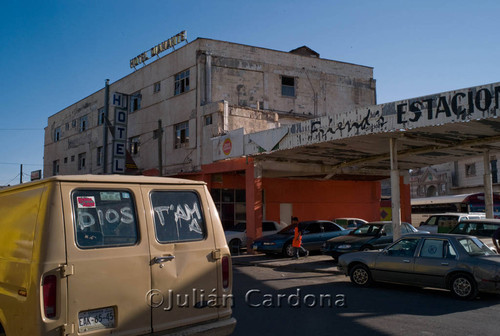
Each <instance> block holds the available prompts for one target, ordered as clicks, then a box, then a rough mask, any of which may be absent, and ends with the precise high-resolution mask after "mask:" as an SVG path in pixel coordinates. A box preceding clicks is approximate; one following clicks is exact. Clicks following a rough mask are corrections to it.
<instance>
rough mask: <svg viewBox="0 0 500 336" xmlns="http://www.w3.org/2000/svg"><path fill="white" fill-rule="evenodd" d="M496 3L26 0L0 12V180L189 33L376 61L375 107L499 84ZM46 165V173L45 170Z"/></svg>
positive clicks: (13, 176) (38, 158)
mask: <svg viewBox="0 0 500 336" xmlns="http://www.w3.org/2000/svg"><path fill="white" fill-rule="evenodd" d="M499 14H500V1H498V0H478V1H470V0H469V1H463V0H449V1H440V0H433V1H428V0H419V1H414V0H413V1H411V0H410V1H404V0H386V1H384V0H380V1H373V0H350V1H347V0H330V1H317V0H309V1H296V0H286V1H282V0H276V1H272V0H267V1H262V0H253V1H237V0H228V1H226V0H223V1H191V0H183V1H167V0H163V1H161V0H155V1H153V0H141V1H129V0H85V1H84V0H59V1H57V0H44V1H39V0H38V1H37V0H24V1H4V2H3V3H2V11H0V69H1V72H0V74H1V75H0V97H1V100H2V104H1V105H0V141H1V143H2V146H0V185H6V184H17V183H19V181H20V176H19V173H20V165H21V164H23V171H24V173H25V175H24V176H23V181H28V180H29V172H31V171H33V170H38V169H43V142H44V128H45V127H46V126H47V118H48V117H49V116H50V115H52V114H55V113H57V112H58V111H60V110H62V109H64V108H65V107H67V106H69V105H71V104H72V103H74V102H76V101H78V100H80V99H83V98H85V97H87V96H88V95H90V94H92V93H94V92H95V91H97V90H99V89H101V88H102V87H103V86H104V81H105V79H106V78H109V79H110V80H111V82H114V81H116V80H118V79H120V78H122V77H124V76H126V75H127V74H129V73H131V71H132V70H131V69H130V67H129V60H130V59H131V58H133V57H135V56H137V55H138V54H140V53H141V52H143V51H145V50H148V49H149V48H151V47H152V46H154V45H156V44H158V43H160V42H162V41H164V40H166V39H168V38H169V37H171V36H173V35H175V34H177V33H179V32H180V31H182V30H186V31H187V34H188V40H189V41H193V40H195V39H196V38H198V37H204V38H211V39H216V40H223V41H229V42H235V43H241V44H247V45H253V46H258V47H263V48H270V49H275V50H281V51H290V50H292V49H295V48H297V47H299V46H302V45H307V46H308V47H310V48H311V49H313V50H315V51H316V52H318V53H320V55H321V57H322V58H326V59H332V60H338V61H344V62H349V63H355V64H361V65H367V66H371V67H373V68H374V78H375V79H376V81H377V100H378V103H385V102H391V101H397V100H401V99H406V98H412V97H418V96H423V95H427V94H431V93H438V92H443V91H449V90H454V89H461V88H465V87H470V86H476V85H481V84H487V83H493V82H499V81H500V67H499V66H498V63H499V60H500V58H499V56H500V43H499V42H498V15H499ZM47 169H50V167H48V168H47Z"/></svg>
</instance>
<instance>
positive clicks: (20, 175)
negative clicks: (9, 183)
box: [19, 165, 23, 184]
mask: <svg viewBox="0 0 500 336" xmlns="http://www.w3.org/2000/svg"><path fill="white" fill-rule="evenodd" d="M19 183H20V184H23V165H21V172H20V173H19Z"/></svg>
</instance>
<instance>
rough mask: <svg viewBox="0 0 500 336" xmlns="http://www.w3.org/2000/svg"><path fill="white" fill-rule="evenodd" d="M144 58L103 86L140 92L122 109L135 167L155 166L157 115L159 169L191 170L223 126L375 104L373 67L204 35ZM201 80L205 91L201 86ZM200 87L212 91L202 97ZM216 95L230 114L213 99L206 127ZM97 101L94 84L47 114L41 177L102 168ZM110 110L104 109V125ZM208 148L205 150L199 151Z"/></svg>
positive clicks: (285, 120) (250, 127)
mask: <svg viewBox="0 0 500 336" xmlns="http://www.w3.org/2000/svg"><path fill="white" fill-rule="evenodd" d="M207 54H209V55H210V57H211V63H212V66H211V67H210V68H209V69H207V68H206V61H207ZM150 61H151V62H149V61H148V62H149V63H148V64H147V65H146V66H143V67H139V68H138V69H137V70H136V71H133V72H132V73H131V74H129V75H127V76H126V77H123V78H121V79H119V80H117V81H115V82H112V83H111V84H110V92H111V93H112V92H121V93H125V94H140V95H141V97H142V98H141V108H140V109H139V110H137V111H134V112H132V113H130V114H129V120H128V134H127V137H128V138H129V139H130V138H132V137H138V138H139V140H140V151H139V153H138V154H136V155H134V156H133V158H134V160H135V162H136V163H137V165H138V166H139V168H140V169H141V170H149V169H154V168H156V167H158V142H157V140H156V139H155V138H154V131H155V130H156V128H157V127H158V120H160V119H161V120H162V125H163V134H162V148H163V153H162V156H163V172H162V174H163V175H172V174H176V173H179V172H191V171H198V170H199V169H200V167H201V164H202V162H203V161H204V160H205V161H208V160H209V159H210V157H206V155H210V154H209V153H210V151H211V142H210V140H209V139H210V137H213V136H215V135H220V134H221V133H223V132H225V131H230V130H234V129H238V128H241V127H244V128H245V132H246V133H250V132H255V131H259V130H265V129H270V128H274V127H277V126H280V125H284V124H292V123H295V122H299V121H301V120H304V118H309V117H314V116H315V115H325V114H331V113H337V112H343V111H346V110H350V109H352V107H355V106H366V105H370V104H374V103H375V81H374V80H373V69H372V68H370V67H366V66H359V65H354V64H349V63H343V62H336V61H331V60H325V59H319V58H315V57H307V56H301V55H296V54H292V53H289V52H283V51H276V50H271V49H264V48H257V47H252V46H246V45H241V44H235V43H228V42H223V41H216V40H209V39H197V40H195V41H193V42H191V43H189V44H186V45H184V46H182V47H179V46H178V47H177V50H175V51H173V52H170V53H169V54H167V55H165V56H164V57H161V58H159V59H157V60H154V61H153V60H150ZM185 70H189V71H190V81H189V90H187V91H186V92H184V93H182V94H180V95H174V88H175V75H176V74H177V73H179V72H182V71H185ZM207 70H209V71H207ZM207 74H208V75H209V76H210V78H209V80H207V77H206V76H207ZM281 76H290V77H294V78H295V93H296V94H295V97H286V96H282V95H281ZM155 83H159V84H160V88H161V89H160V91H158V92H155V91H154V86H155ZM103 84H104V83H103ZM208 84H210V85H211V86H210V90H207V88H206V85H208ZM102 86H104V85H102ZM207 93H211V96H210V97H207ZM223 100H224V101H226V102H227V105H228V106H230V107H231V108H230V113H229V114H227V116H228V118H229V119H228V120H224V118H223V117H224V108H221V106H222V105H217V106H216V107H215V111H216V112H211V113H213V119H212V124H210V125H206V124H205V117H206V116H207V115H208V114H210V113H209V112H207V109H206V108H205V107H204V106H205V105H210V103H211V102H220V101H223ZM215 104H219V103H215ZM103 107H104V88H103V87H101V88H100V89H99V90H98V91H97V92H95V93H93V94H91V95H89V96H88V97H86V98H84V99H82V100H80V101H78V102H76V103H75V104H73V105H71V106H68V107H67V108H65V109H63V110H62V111H60V112H58V113H56V114H54V115H52V116H50V117H49V118H48V123H47V127H46V134H45V150H44V176H45V177H48V176H51V175H52V164H53V162H54V161H55V160H59V162H60V163H59V173H60V174H83V173H93V174H99V173H102V172H103V167H102V166H97V163H96V162H97V148H98V147H100V146H102V145H103V126H101V125H98V111H99V109H102V108H103ZM210 108H212V107H209V108H208V109H210ZM85 115H86V116H87V118H88V124H87V130H85V131H84V132H79V120H80V118H81V117H82V116H85ZM113 115H114V112H113V108H112V107H111V108H110V111H109V119H110V121H111V123H113V122H114V120H113V119H114V118H113ZM75 120H76V125H75V126H74V127H73V123H74V121H75ZM181 122H188V123H189V143H188V144H187V145H186V146H184V147H182V148H175V146H174V143H175V135H174V133H175V125H176V124H178V123H181ZM224 122H226V124H225V125H226V126H225V127H224V124H223V123H224ZM66 125H69V126H66ZM58 127H59V128H60V129H61V137H60V140H59V141H57V142H55V141H54V139H53V134H54V129H55V128H58ZM225 128H226V129H225ZM111 143H112V136H111V135H109V138H108V145H107V148H108V149H107V152H108V158H107V166H108V169H107V170H108V172H110V171H111V167H110V165H111V150H112V148H111ZM208 147H210V148H209V150H205V149H207V148H208ZM80 153H85V154H86V167H85V169H83V170H78V165H77V157H78V154H80ZM72 157H74V158H75V159H74V161H71V158H72ZM204 157H206V159H204ZM65 159H66V160H65ZM65 161H66V162H65Z"/></svg>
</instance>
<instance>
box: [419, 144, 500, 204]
mask: <svg viewBox="0 0 500 336" xmlns="http://www.w3.org/2000/svg"><path fill="white" fill-rule="evenodd" d="M478 154H480V153H478ZM499 154H500V153H494V152H492V153H490V169H491V176H492V182H493V191H494V192H499V191H500V184H499V183H498V166H497V157H498V155H499ZM410 190H411V197H412V198H421V197H433V196H444V195H458V194H469V193H478V192H484V158H483V156H478V157H475V158H466V159H462V160H457V161H454V162H450V163H444V164H441V165H435V166H430V167H425V168H420V169H415V170H412V171H410Z"/></svg>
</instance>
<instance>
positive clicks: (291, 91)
mask: <svg viewBox="0 0 500 336" xmlns="http://www.w3.org/2000/svg"><path fill="white" fill-rule="evenodd" d="M281 95H282V96H286V97H295V78H294V77H287V76H281Z"/></svg>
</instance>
